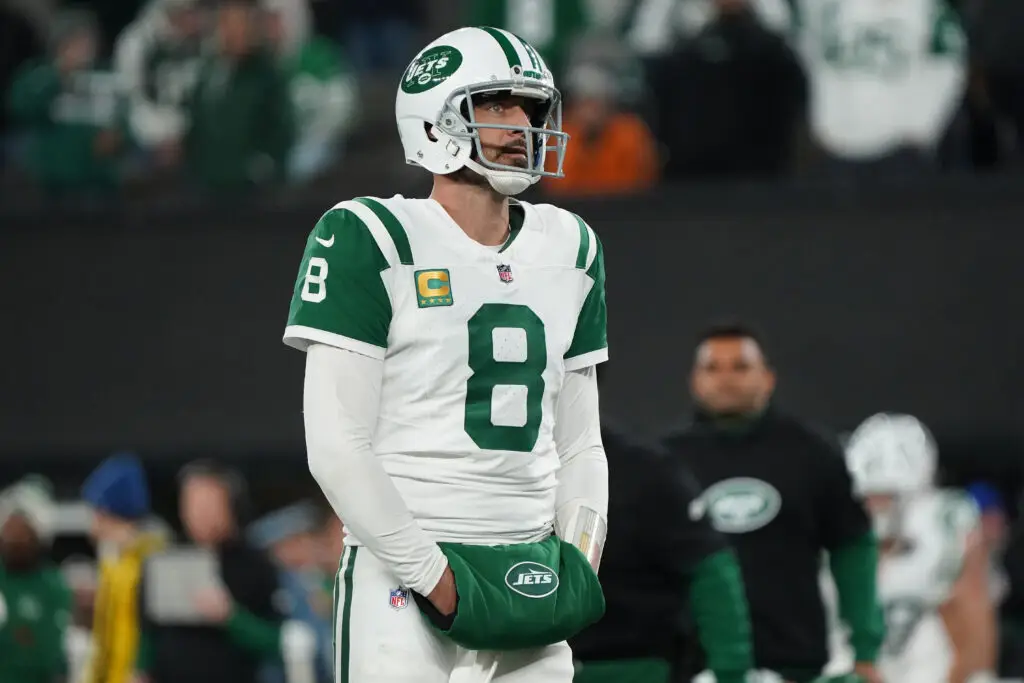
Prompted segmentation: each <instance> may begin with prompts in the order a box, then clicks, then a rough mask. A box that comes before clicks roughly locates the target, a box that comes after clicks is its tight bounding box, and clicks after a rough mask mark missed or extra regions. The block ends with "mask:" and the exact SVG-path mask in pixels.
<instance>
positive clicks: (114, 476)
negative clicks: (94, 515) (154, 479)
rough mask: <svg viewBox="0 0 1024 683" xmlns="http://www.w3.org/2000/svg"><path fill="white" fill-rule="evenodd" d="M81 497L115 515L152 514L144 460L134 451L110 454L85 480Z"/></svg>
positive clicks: (143, 515) (122, 516)
mask: <svg viewBox="0 0 1024 683" xmlns="http://www.w3.org/2000/svg"><path fill="white" fill-rule="evenodd" d="M82 499H83V500H85V502H87V503H89V504H90V505H92V506H93V507H94V508H96V509H97V510H101V511H102V512H106V513H107V514H110V515H113V516H114V517H120V518H122V519H127V520H136V519H141V518H143V517H145V516H146V515H148V514H149V487H148V486H147V484H146V472H145V470H143V469H142V463H140V462H139V459H138V458H137V457H136V456H135V455H134V454H133V453H116V454H114V455H112V456H110V457H109V458H107V459H106V460H104V461H103V462H102V463H101V464H100V466H99V467H97V468H96V469H95V470H94V471H93V473H92V474H90V475H89V478H88V479H86V480H85V484H83V485H82Z"/></svg>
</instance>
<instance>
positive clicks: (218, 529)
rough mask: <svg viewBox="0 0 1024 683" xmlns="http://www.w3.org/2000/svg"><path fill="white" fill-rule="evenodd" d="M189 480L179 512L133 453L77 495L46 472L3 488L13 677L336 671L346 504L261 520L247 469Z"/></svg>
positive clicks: (187, 472) (287, 678)
mask: <svg viewBox="0 0 1024 683" xmlns="http://www.w3.org/2000/svg"><path fill="white" fill-rule="evenodd" d="M178 484H179V486H178V491H177V505H176V508H177V511H178V516H179V518H180V519H165V518H163V517H161V516H160V515H159V514H158V513H157V511H156V510H155V509H154V506H153V504H152V501H151V495H152V494H151V490H150V486H151V484H150V481H149V477H148V476H147V473H146V471H145V469H144V468H143V466H142V464H141V462H140V461H139V460H138V459H137V458H136V457H135V456H134V455H132V454H129V453H119V454H115V455H113V456H111V457H110V458H108V459H106V460H105V461H104V462H102V463H101V464H100V465H99V466H98V467H97V468H96V469H95V470H94V471H93V473H92V474H91V475H90V476H89V477H88V479H87V480H86V481H85V482H84V484H83V485H82V487H81V490H80V491H79V492H78V495H72V496H68V497H65V498H61V499H58V498H55V497H54V492H53V488H52V486H51V484H50V482H49V481H47V480H45V479H43V478H41V477H38V476H29V477H26V478H25V479H23V480H21V481H18V482H15V483H14V484H11V485H9V486H8V487H7V488H5V489H4V490H3V491H2V492H0V680H3V681H4V682H5V683H59V682H61V681H77V682H80V683H160V682H162V681H168V682H169V681H183V680H187V681H191V682H192V683H203V682H204V681H211V683H212V682H214V681H216V682H217V683H223V682H225V681H246V682H249V683H252V682H253V681H260V683H286V682H287V683H326V682H328V681H331V680H332V672H333V667H334V660H333V633H332V623H333V618H334V609H333V591H334V583H335V577H336V574H337V569H338V562H339V558H340V557H341V551H342V527H341V523H340V522H339V521H338V519H337V517H335V516H334V515H333V514H332V513H330V512H329V510H327V508H326V507H324V506H321V505H319V504H317V503H313V502H310V500H298V501H295V502H294V503H292V504H288V505H285V506H283V507H280V508H278V509H274V510H271V511H270V512H269V513H267V514H264V515H262V516H259V517H255V518H254V515H253V509H254V506H253V504H252V501H251V499H250V496H249V493H248V487H247V482H246V479H245V477H244V476H243V475H242V474H241V473H240V472H238V471H235V470H233V469H231V468H228V467H225V466H223V465H221V464H219V463H216V462H213V461H195V462H192V463H190V464H189V465H187V466H186V467H184V468H183V469H182V470H181V472H180V474H179V476H178ZM175 529H180V532H177V533H176V532H175Z"/></svg>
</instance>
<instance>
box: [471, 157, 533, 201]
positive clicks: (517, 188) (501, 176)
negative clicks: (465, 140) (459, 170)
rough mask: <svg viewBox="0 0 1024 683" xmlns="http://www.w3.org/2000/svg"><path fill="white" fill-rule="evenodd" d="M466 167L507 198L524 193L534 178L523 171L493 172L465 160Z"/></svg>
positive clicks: (474, 162)
mask: <svg viewBox="0 0 1024 683" xmlns="http://www.w3.org/2000/svg"><path fill="white" fill-rule="evenodd" d="M466 167H467V168H469V169H470V170H471V171H474V172H475V173H478V174H480V175H482V176H483V177H484V178H486V179H487V182H488V183H490V185H491V187H492V188H494V191H495V192H498V193H499V194H503V195H505V196H507V197H514V196H515V195H517V194H519V193H521V192H523V191H525V190H526V188H528V187H530V185H532V184H533V182H534V176H532V175H530V174H529V173H526V172H525V171H495V170H494V169H490V168H487V167H485V166H483V165H482V164H480V163H479V162H476V161H474V160H472V159H466Z"/></svg>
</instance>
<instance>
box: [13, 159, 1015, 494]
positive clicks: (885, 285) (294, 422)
mask: <svg viewBox="0 0 1024 683" xmlns="http://www.w3.org/2000/svg"><path fill="white" fill-rule="evenodd" d="M351 194H352V193H351V192H340V193H339V196H338V197H329V196H307V197H302V198H300V199H299V200H293V201H291V202H289V203H288V204H287V205H282V204H269V203H267V204H261V203H260V202H258V201H254V202H250V203H247V204H244V205H241V206H232V207H223V208H218V207H211V206H208V205H207V206H203V207H200V206H198V205H196V206H194V207H193V206H190V205H189V204H188V203H187V202H185V203H182V202H178V203H175V204H173V205H161V206H154V205H152V204H148V203H139V204H126V205H122V206H121V207H120V208H118V209H115V210H111V209H99V210H93V209H88V208H81V209H67V208H64V209H61V210H59V211H54V212H49V213H45V214H42V215H40V214H39V213H38V211H37V210H35V209H25V210H19V209H18V208H17V207H16V206H13V205H11V204H10V203H8V205H6V206H5V207H4V209H3V210H2V211H0V221H2V223H3V225H4V228H5V229H4V231H3V232H2V233H0V311H3V321H4V322H3V330H4V334H3V335H2V340H3V341H2V344H3V358H5V359H6V362H5V363H4V365H3V367H2V369H0V387H2V397H3V410H2V411H0V468H2V469H4V470H8V471H9V473H10V474H12V475H13V474H16V473H17V472H16V471H24V469H26V468H29V467H31V468H33V469H36V470H40V469H41V468H42V469H44V470H53V471H55V473H57V474H58V475H65V476H70V474H71V471H72V470H73V469H78V467H79V465H80V462H81V467H82V471H83V472H84V471H87V469H88V466H89V465H92V464H94V463H95V457H98V456H101V455H103V454H105V453H107V452H109V451H110V450H112V449H118V448H131V449H136V450H138V451H139V452H140V453H141V454H143V456H144V457H146V458H147V459H150V460H159V459H160V458H165V459H170V460H172V461H179V460H181V459H184V458H189V457H196V456H199V455H219V456H223V457H227V458H229V459H235V458H238V459H241V458H243V456H244V458H245V466H246V467H247V468H248V469H250V470H253V469H256V468H259V467H260V466H261V465H260V463H264V465H263V466H265V467H266V468H268V470H267V471H268V473H270V475H272V474H273V473H274V472H279V471H280V469H281V468H287V469H289V470H294V471H295V473H296V475H297V476H299V477H300V478H304V479H305V480H306V481H308V477H306V476H305V468H304V464H305V463H304V457H303V436H302V421H301V412H300V411H301V383H302V374H303V369H302V365H303V356H302V354H300V353H299V352H296V351H293V350H291V349H289V348H287V347H285V346H284V345H283V344H282V343H281V341H280V338H281V333H282V330H283V326H284V322H285V317H286V314H287V308H288V301H289V297H290V293H291V288H292V284H293V282H294V278H295V273H296V268H297V267H298V263H299V259H300V256H301V253H302V248H303V244H304V240H305V236H306V234H307V233H308V231H309V229H310V228H311V227H312V225H313V224H314V223H315V221H316V219H317V218H318V217H319V215H320V214H321V213H322V212H323V211H324V210H325V209H326V208H329V207H330V206H331V205H332V204H333V203H334V202H335V201H337V200H338V199H340V198H342V197H341V196H340V195H351ZM569 208H571V209H572V210H574V211H577V212H578V213H580V214H581V215H582V216H584V217H585V218H587V219H588V220H589V221H590V222H591V223H592V225H593V226H594V227H595V229H596V230H597V231H598V233H599V235H600V237H601V239H602V240H603V242H604V245H605V253H606V259H607V268H608V285H607V292H608V307H609V333H610V343H611V354H612V362H611V363H610V364H609V365H608V366H607V368H608V372H607V375H606V377H605V379H606V382H605V386H604V389H603V393H602V400H603V406H604V409H605V412H606V414H607V415H608V416H609V418H611V419H614V420H615V421H617V422H619V423H621V424H624V425H626V426H628V427H632V428H634V429H636V430H638V431H640V432H641V433H643V434H645V435H647V436H653V435H656V434H657V433H658V432H659V431H661V430H663V429H665V428H667V427H670V426H671V425H672V424H674V423H676V422H678V421H680V420H682V419H684V417H685V410H686V385H685V381H686V373H687V370H688V366H689V362H690V357H691V351H692V343H693V341H692V340H693V337H694V335H695V334H696V333H697V332H698V331H699V329H700V328H701V327H702V326H704V325H705V324H707V323H708V322H709V321H713V320H715V319H717V318H721V317H730V316H739V317H741V318H743V319H746V320H751V321H753V322H755V323H756V324H757V325H758V326H759V327H760V328H761V329H762V330H763V331H764V333H765V335H766V339H767V347H768V352H769V354H770V355H771V357H772V360H773V361H774V362H775V364H776V365H777V368H778V371H779V373H780V388H779V401H780V403H782V404H783V405H785V406H787V407H788V408H791V409H793V410H795V411H796V412H798V413H800V414H801V415H803V416H806V417H807V418H810V419H812V420H815V421H818V422H820V423H822V424H823V425H825V426H828V427H830V428H833V429H836V430H846V429H850V428H852V427H854V426H855V425H856V424H857V423H858V422H859V421H860V420H862V419H864V418H865V417H867V416H868V415H870V414H871V413H873V412H876V411H880V410H888V411H907V412H912V413H914V414H916V415H918V416H919V417H921V418H922V419H923V420H924V421H925V422H926V423H928V424H929V426H931V428H932V429H933V430H934V431H935V432H936V434H937V436H938V438H939V440H940V445H942V447H943V456H944V462H945V464H946V465H947V467H946V469H947V471H948V472H949V473H950V475H951V476H953V477H954V478H962V477H969V476H974V475H975V474H985V475H988V476H998V477H1001V478H1003V479H1004V482H1003V483H1005V484H1007V485H1009V484H1010V482H1009V481H1007V480H1006V479H1008V478H1014V479H1015V478H1016V470H1017V461H1018V458H1019V456H1020V452H1019V449H1018V447H1019V442H1020V440H1021V437H1024V427H1022V425H1021V420H1020V416H1021V414H1022V412H1024V410H1022V409H1024V399H1022V394H1021V392H1020V387H1021V386H1022V385H1024V368H1022V365H1021V361H1020V349H1021V348H1022V345H1024V319H1022V311H1024V294H1022V291H1021V284H1022V282H1024V278H1022V275H1021V269H1020V260H1021V255H1022V254H1024V234H1022V228H1024V196H1022V192H1021V186H1020V183H1019V181H1017V180H1014V179H1007V180H1005V181H1000V180H996V179H993V178H983V179H964V178H947V179H944V180H942V181H936V182H927V183H924V182H919V183H918V182H915V183H909V184H908V183H900V184H898V185H888V186H883V185H879V186H877V187H864V186H858V189H856V190H854V189H852V187H849V188H845V189H844V187H843V186H842V185H839V186H837V185H835V184H829V185H824V184H823V185H815V184H813V183H810V184H808V183H803V184H794V185H781V186H780V185H771V186H768V185H765V186H760V185H746V186H744V185H738V186H737V185H730V186H716V185H708V186H701V185H688V186H685V187H671V186H669V187H665V188H664V189H663V190H660V191H659V192H657V193H656V194H651V195H647V196H643V197H637V198H633V199H628V200H627V199H623V200H614V201H601V202H590V203H575V204H572V205H571V206H569ZM166 464H167V465H168V466H169V465H170V462H167V463H166ZM270 475H268V476H270ZM273 476H276V475H273ZM60 478H63V476H62V477H60Z"/></svg>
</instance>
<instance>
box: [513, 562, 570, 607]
mask: <svg viewBox="0 0 1024 683" xmlns="http://www.w3.org/2000/svg"><path fill="white" fill-rule="evenodd" d="M505 585H506V586H508V587H509V588H511V589H512V590H513V591H514V592H516V593H519V594H520V595H522V596H525V597H527V598H546V597H548V596H549V595H551V594H552V593H554V592H555V591H556V590H558V574H556V573H555V572H554V570H552V569H550V568H548V567H545V566H544V565H542V564H540V563H539V562H519V563H517V564H514V565H512V568H511V569H509V570H508V572H506V573H505Z"/></svg>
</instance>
